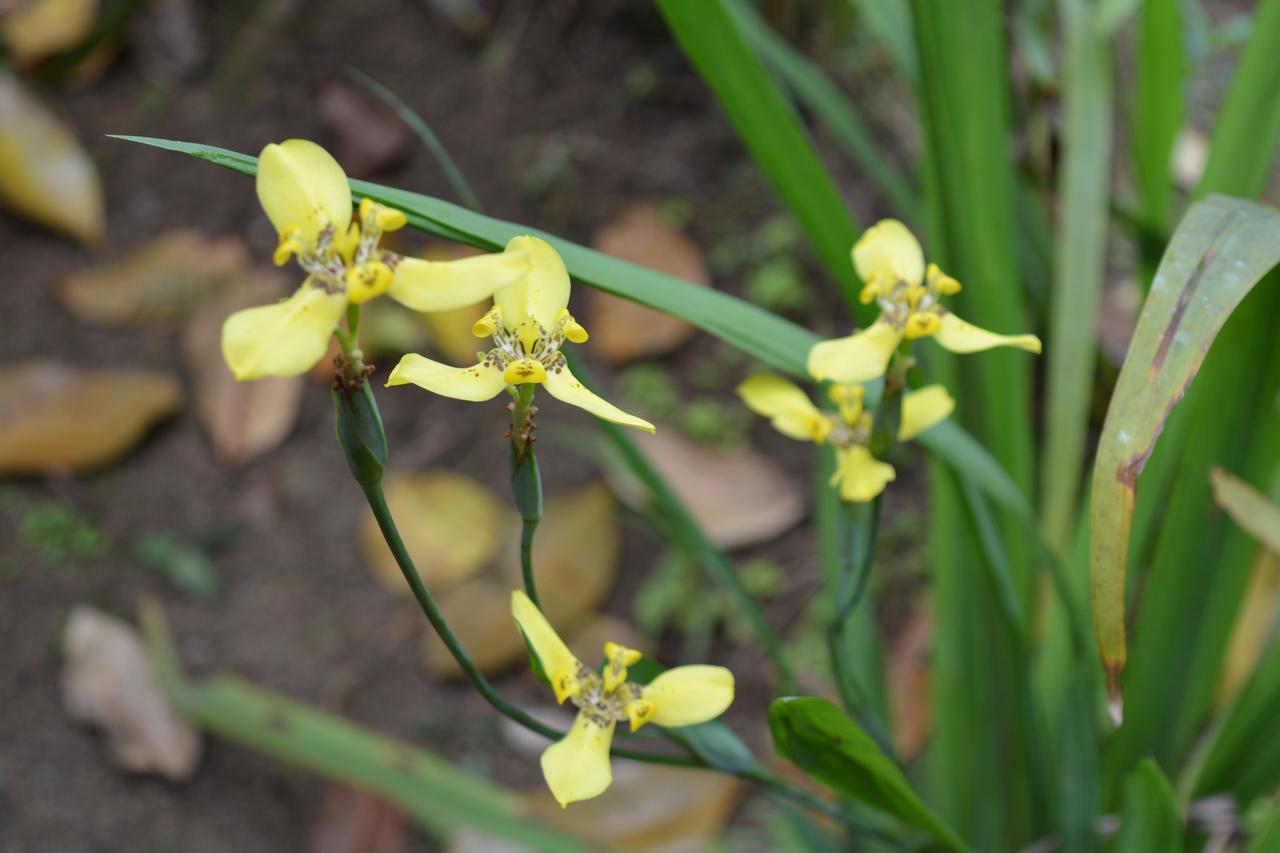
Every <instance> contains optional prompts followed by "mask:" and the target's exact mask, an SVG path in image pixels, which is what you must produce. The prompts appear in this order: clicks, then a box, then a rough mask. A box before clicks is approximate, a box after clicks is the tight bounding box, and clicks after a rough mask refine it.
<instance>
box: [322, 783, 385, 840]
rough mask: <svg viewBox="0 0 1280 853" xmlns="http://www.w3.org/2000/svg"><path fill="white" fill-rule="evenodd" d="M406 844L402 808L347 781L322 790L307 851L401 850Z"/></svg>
mask: <svg viewBox="0 0 1280 853" xmlns="http://www.w3.org/2000/svg"><path fill="white" fill-rule="evenodd" d="M408 846H409V833H408V827H407V826H406V823H405V815H404V812H403V811H401V810H400V807H399V806H397V805H396V804H395V803H393V802H391V801H389V800H387V799H385V798H383V797H379V796H378V795H377V794H374V793H370V792H369V791H365V790H362V789H360V788H354V787H352V786H350V785H340V784H336V783H335V784H331V785H329V787H328V788H327V789H326V790H325V796H324V806H323V808H322V809H321V812H320V818H319V820H317V821H316V824H315V826H313V827H312V828H311V840H310V843H309V844H308V845H307V851H308V853H402V851H404V850H407V849H408Z"/></svg>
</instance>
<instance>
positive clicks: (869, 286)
mask: <svg viewBox="0 0 1280 853" xmlns="http://www.w3.org/2000/svg"><path fill="white" fill-rule="evenodd" d="M853 265H854V267H855V268H856V269H857V271H858V275H859V276H861V277H862V280H863V281H864V282H865V283H866V284H865V286H864V287H863V288H862V293H861V294H860V295H859V298H860V299H861V300H862V303H863V304H864V305H869V304H871V303H872V302H876V303H878V304H879V306H880V316H879V317H877V318H876V320H875V322H874V323H872V324H871V325H870V326H868V327H867V328H866V329H863V330H862V331H861V332H858V333H857V334H853V335H850V336H848V337H845V338H838V339H836V340H830V341H823V342H822V343H820V344H818V345H816V346H815V347H814V348H813V349H811V350H810V351H809V373H810V375H812V376H813V378H814V379H819V380H823V379H830V380H833V381H836V382H867V381H869V380H872V379H875V378H876V377H877V376H880V375H882V374H883V373H884V372H885V369H886V368H887V367H888V365H889V359H890V358H891V357H892V356H893V352H894V350H896V349H897V348H898V345H899V344H900V343H901V342H902V340H903V339H904V338H906V339H907V340H915V339H916V338H926V337H932V338H934V339H935V340H937V342H938V343H939V344H941V345H942V346H943V347H945V348H946V349H949V350H951V351H952V352H958V353H969V352H979V351H981V350H987V349H991V348H992V347H1002V346H1007V347H1018V348H1019V349H1024V350H1027V351H1028V352H1034V353H1039V352H1040V339H1039V338H1037V337H1036V336H1035V335H998V334H996V333H995V332H988V331H987V330H985V329H980V328H978V327H977V326H974V325H972V324H970V323H966V322H965V321H964V320H961V319H960V318H959V317H957V316H956V315H955V314H952V313H951V312H950V311H948V310H946V309H945V308H943V307H942V305H941V304H940V299H941V297H943V296H950V295H952V294H955V293H959V292H960V282H958V281H956V280H955V279H954V278H952V277H951V276H949V275H947V274H946V273H944V272H943V271H942V270H940V269H938V265H937V264H929V266H928V267H926V266H925V263H924V251H923V250H922V249H921V248H920V242H919V241H918V240H916V238H915V235H913V234H912V233H911V232H910V231H909V230H908V229H907V226H905V225H903V224H902V223H901V222H899V221H897V220H896V219H884V220H881V221H880V222H877V223H876V224H875V225H874V226H872V227H871V228H869V229H867V231H866V233H864V234H863V235H862V237H861V239H859V240H858V242H857V243H855V244H854V246H853Z"/></svg>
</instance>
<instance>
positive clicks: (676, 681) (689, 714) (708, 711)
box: [641, 664, 733, 726]
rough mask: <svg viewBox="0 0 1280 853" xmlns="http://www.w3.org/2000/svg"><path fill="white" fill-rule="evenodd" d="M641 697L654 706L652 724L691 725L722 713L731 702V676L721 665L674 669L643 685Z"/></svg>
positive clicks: (700, 665) (678, 667)
mask: <svg viewBox="0 0 1280 853" xmlns="http://www.w3.org/2000/svg"><path fill="white" fill-rule="evenodd" d="M641 697H642V698H643V699H644V700H645V701H648V702H651V703H653V718H652V719H653V722H655V723H657V724H658V725H660V726H692V725H695V724H697V723H705V722H706V721H707V720H711V719H714V718H716V717H718V716H720V715H721V714H723V713H724V711H725V709H726V708H728V707H729V705H730V704H732V703H733V673H732V672H730V671H729V670H727V669H725V668H724V667H722V666H706V665H702V664H699V665H695V666H677V667H675V668H674V669H669V670H667V671H666V672H664V673H662V674H661V675H659V676H658V677H657V678H655V679H654V680H653V681H651V682H649V683H648V684H646V685H645V686H644V688H643V689H642V691H641Z"/></svg>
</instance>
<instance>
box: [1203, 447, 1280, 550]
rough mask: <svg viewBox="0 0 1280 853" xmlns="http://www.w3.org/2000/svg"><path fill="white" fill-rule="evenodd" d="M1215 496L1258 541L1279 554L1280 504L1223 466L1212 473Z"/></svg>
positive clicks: (1211, 479)
mask: <svg viewBox="0 0 1280 853" xmlns="http://www.w3.org/2000/svg"><path fill="white" fill-rule="evenodd" d="M1209 482H1210V483H1211V484H1212V485H1213V499H1214V501H1215V502H1216V503H1217V504H1218V506H1220V507H1222V509H1223V510H1224V511H1225V512H1226V513H1227V515H1229V516H1231V520H1232V521H1234V522H1235V523H1236V524H1238V525H1240V527H1241V529H1243V530H1244V531H1245V532H1247V533H1248V534H1249V535H1250V536H1252V537H1253V538H1254V539H1257V540H1258V544H1260V545H1262V547H1264V548H1266V549H1267V550H1268V551H1270V552H1271V553H1273V554H1280V506H1277V505H1276V504H1275V503H1273V502H1272V501H1271V500H1270V499H1269V498H1267V496H1266V495H1264V494H1262V493H1261V492H1259V491H1258V490H1257V489H1255V488H1254V487H1253V486H1250V485H1249V484H1248V483H1246V482H1245V481H1244V480H1241V479H1240V478H1239V477H1236V476H1234V475H1232V474H1229V473H1227V472H1226V471H1224V470H1222V469H1221V468H1214V469H1213V470H1212V471H1210V472H1209Z"/></svg>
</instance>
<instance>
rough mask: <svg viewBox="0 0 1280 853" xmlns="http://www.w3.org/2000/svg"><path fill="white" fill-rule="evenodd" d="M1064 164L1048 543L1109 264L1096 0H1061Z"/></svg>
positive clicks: (1089, 374)
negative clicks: (1064, 40)
mask: <svg viewBox="0 0 1280 853" xmlns="http://www.w3.org/2000/svg"><path fill="white" fill-rule="evenodd" d="M1059 5H1060V7H1061V9H1062V17H1063V28H1064V30H1065V33H1066V61H1065V63H1064V81H1063V100H1064V105H1063V109H1064V111H1065V116H1066V118H1065V125H1064V132H1063V151H1064V155H1063V157H1064V163H1063V165H1062V169H1061V172H1060V173H1059V174H1060V178H1059V182H1058V198H1059V205H1060V215H1059V220H1060V222H1061V227H1060V233H1059V234H1058V239H1057V242H1056V243H1055V256H1054V281H1053V298H1052V305H1051V307H1050V311H1049V320H1050V327H1049V339H1048V349H1047V358H1048V391H1047V396H1048V417H1047V418H1046V420H1045V423H1046V426H1045V446H1044V450H1043V453H1042V457H1041V458H1042V462H1041V466H1042V467H1041V477H1040V485H1041V496H1042V504H1041V510H1042V520H1043V527H1044V530H1045V536H1046V537H1047V538H1048V540H1049V542H1050V544H1051V546H1052V547H1054V549H1055V550H1057V551H1058V552H1059V553H1061V552H1062V551H1063V550H1065V548H1066V545H1067V540H1068V537H1069V536H1070V532H1071V530H1072V528H1073V519H1072V517H1071V515H1072V512H1073V511H1074V510H1075V508H1076V505H1077V504H1078V502H1079V496H1078V490H1079V486H1080V478H1081V474H1082V471H1083V469H1082V466H1081V464H1080V460H1081V458H1082V457H1083V456H1084V444H1085V432H1086V430H1087V428H1088V424H1089V400H1090V397H1091V396H1092V395H1091V391H1092V390H1093V373H1094V363H1095V359H1096V357H1097V350H1098V333H1097V328H1098V325H1097V322H1096V321H1095V318H1096V317H1097V314H1098V300H1099V296H1100V294H1101V292H1102V281H1103V276H1104V273H1105V268H1106V247H1107V220H1108V217H1107V210H1108V206H1109V204H1110V184H1111V100H1112V96H1111V91H1112V75H1111V40H1110V38H1108V36H1107V35H1106V32H1105V31H1104V30H1103V29H1102V27H1101V26H1099V23H1098V15H1097V14H1096V10H1097V8H1098V7H1097V6H1095V5H1094V4H1093V3H1091V2H1090V0H1062V2H1061V3H1060V4H1059Z"/></svg>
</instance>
